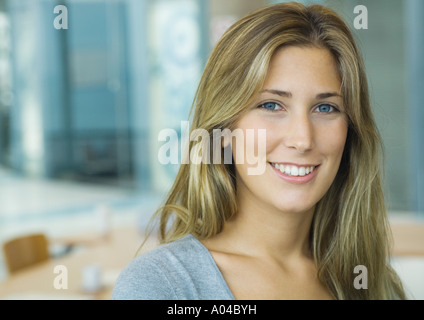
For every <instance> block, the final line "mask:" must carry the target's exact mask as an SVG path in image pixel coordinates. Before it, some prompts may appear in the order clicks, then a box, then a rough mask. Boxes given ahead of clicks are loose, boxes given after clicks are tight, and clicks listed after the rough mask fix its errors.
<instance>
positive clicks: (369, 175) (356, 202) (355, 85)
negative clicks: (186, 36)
mask: <svg viewBox="0 0 424 320" xmlns="http://www.w3.org/2000/svg"><path fill="white" fill-rule="evenodd" d="M282 46H315V47H319V48H326V49H328V50H329V51H330V52H331V53H332V54H333V56H334V58H335V61H336V62H337V65H338V70H339V72H340V76H341V79H342V91H343V97H344V100H345V101H344V104H345V106H346V107H345V108H346V113H347V117H348V123H349V127H348V138H347V142H346V146H345V150H344V154H343V159H342V162H341V165H340V168H339V172H338V174H337V176H336V178H335V180H334V182H333V184H332V185H331V187H330V189H329V190H328V192H327V193H326V194H325V196H324V197H323V198H322V199H321V200H320V201H319V203H318V204H317V206H316V210H315V214H314V219H313V222H312V226H311V231H310V243H311V250H312V253H313V256H314V260H315V262H316V265H317V268H318V277H319V279H320V280H321V282H322V283H323V284H324V285H325V286H326V287H327V288H328V290H329V291H330V292H331V293H332V295H333V296H334V298H336V299H405V298H406V297H405V293H404V291H403V288H402V284H401V282H400V280H399V278H398V276H397V275H396V273H395V272H394V271H393V269H392V268H391V267H390V264H389V260H388V259H389V255H390V244H391V239H390V226H389V223H388V218H387V213H386V209H385V203H384V199H383V192H382V184H381V166H382V163H381V160H380V159H381V157H380V153H381V151H382V150H381V139H380V136H379V133H378V130H377V127H376V124H375V122H374V117H373V114H372V111H371V106H370V102H369V94H368V87H367V79H366V75H365V70H364V64H363V61H362V58H361V54H360V52H359V50H358V48H357V46H356V44H355V41H354V38H353V36H352V34H351V32H350V30H349V28H348V26H347V25H346V24H345V23H344V21H343V20H342V19H341V18H340V17H339V16H338V15H337V14H336V13H335V12H333V11H332V10H330V9H328V8H326V7H323V6H320V5H309V6H304V5H302V4H299V3H294V2H293V3H282V4H277V5H273V6H269V7H265V8H263V9H260V10H257V11H255V12H253V13H251V14H250V15H248V16H246V17H245V18H243V19H241V20H240V21H238V22H237V23H235V24H234V25H233V26H232V27H231V28H230V29H229V30H227V32H226V33H225V34H224V35H223V37H222V38H221V39H220V41H219V42H218V43H217V44H216V46H215V48H214V49H213V51H212V53H211V55H210V58H209V60H208V62H207V64H206V67H205V70H204V73H203V76H202V78H201V80H200V83H199V86H198V89H197V92H196V97H195V101H194V104H193V107H192V112H191V115H192V125H191V131H193V130H195V129H197V128H202V129H205V130H207V131H208V132H209V133H210V137H211V139H212V136H213V134H212V133H213V130H214V129H224V128H230V129H231V128H232V126H233V125H234V123H235V122H236V121H237V119H238V118H239V117H240V115H241V114H243V112H244V111H245V109H246V106H248V105H249V103H250V101H251V99H252V98H254V97H255V95H257V94H258V92H259V91H260V90H261V88H262V86H263V83H264V80H265V77H266V75H267V71H268V68H269V64H270V61H271V58H272V57H273V55H274V54H275V52H276V51H277V50H278V49H279V48H281V47H282ZM193 112H194V113H193ZM202 143H204V141H202ZM199 144H200V142H194V141H191V142H190V144H189V152H190V153H191V152H198V150H197V149H196V148H198V147H199ZM234 170H235V169H234V165H232V164H224V161H221V163H213V164H212V163H211V164H205V163H201V164H193V163H189V164H182V165H181V167H180V169H179V172H178V174H177V176H176V179H175V182H174V184H173V186H172V188H171V189H170V191H169V194H168V195H167V198H166V201H165V202H164V205H163V206H162V207H161V208H160V209H159V210H158V211H157V212H156V213H155V215H154V218H155V217H157V218H159V238H160V240H161V242H162V243H164V242H170V241H174V240H176V239H179V238H181V237H183V236H185V235H187V234H193V235H194V236H196V237H198V238H200V239H205V238H209V237H212V236H214V235H216V234H218V233H219V232H221V230H222V228H223V225H224V224H225V222H226V221H227V220H228V219H230V218H231V217H232V216H234V215H235V214H237V202H236V188H237V185H236V181H235V178H234V177H235V172H234ZM357 265H364V266H366V267H367V270H368V289H367V290H364V289H362V290H357V289H355V288H354V284H353V283H354V281H353V280H354V277H355V274H354V273H353V270H354V268H355V266H357Z"/></svg>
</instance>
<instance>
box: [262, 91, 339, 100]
mask: <svg viewBox="0 0 424 320" xmlns="http://www.w3.org/2000/svg"><path fill="white" fill-rule="evenodd" d="M261 92H269V93H272V94H276V95H279V96H281V97H285V98H291V97H292V96H293V95H292V93H291V92H288V91H282V90H276V89H265V90H262V91H261ZM331 97H341V98H342V95H341V94H340V93H338V92H323V93H319V94H317V95H316V99H327V98H331Z"/></svg>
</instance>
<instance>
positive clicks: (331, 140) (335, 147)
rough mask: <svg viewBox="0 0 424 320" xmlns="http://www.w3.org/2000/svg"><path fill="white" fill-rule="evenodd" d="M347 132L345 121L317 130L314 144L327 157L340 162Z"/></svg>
mask: <svg viewBox="0 0 424 320" xmlns="http://www.w3.org/2000/svg"><path fill="white" fill-rule="evenodd" d="M347 131H348V130H347V124H346V122H345V121H338V122H335V123H332V124H331V125H327V126H323V127H321V128H319V130H317V137H316V142H317V144H318V145H319V146H320V150H321V151H322V152H323V153H324V154H326V155H327V156H329V157H334V158H335V160H337V161H340V159H341V157H342V155H343V151H344V148H345V145H346V138H347Z"/></svg>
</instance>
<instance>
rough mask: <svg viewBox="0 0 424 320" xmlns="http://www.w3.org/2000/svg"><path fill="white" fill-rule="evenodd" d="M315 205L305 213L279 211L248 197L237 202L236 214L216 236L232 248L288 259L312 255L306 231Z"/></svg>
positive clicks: (244, 252) (250, 253)
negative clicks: (263, 205)
mask: <svg viewBox="0 0 424 320" xmlns="http://www.w3.org/2000/svg"><path fill="white" fill-rule="evenodd" d="M313 214H314V208H311V209H310V210H308V211H306V212H281V211H279V210H276V209H275V208H266V207H261V206H260V205H258V204H256V203H251V202H250V201H249V200H248V199H242V200H241V201H239V210H238V212H237V214H236V216H235V217H234V218H233V219H232V220H230V221H228V222H227V223H226V225H225V226H224V229H223V231H222V232H221V233H220V234H219V235H218V237H220V238H221V239H223V240H224V239H225V242H226V243H227V244H228V246H229V247H228V248H229V250H231V251H235V252H238V253H240V254H246V255H255V256H257V257H268V258H273V259H277V260H281V259H283V260H285V261H287V260H288V259H290V258H303V257H308V258H310V257H311V252H310V246H309V234H310V227H311V223H312V218H313Z"/></svg>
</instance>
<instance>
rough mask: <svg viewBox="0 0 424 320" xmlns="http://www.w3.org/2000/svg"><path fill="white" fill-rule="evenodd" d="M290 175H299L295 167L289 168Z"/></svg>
mask: <svg viewBox="0 0 424 320" xmlns="http://www.w3.org/2000/svg"><path fill="white" fill-rule="evenodd" d="M290 174H291V175H292V176H294V177H297V176H298V175H299V168H298V167H296V166H291V170H290Z"/></svg>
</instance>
